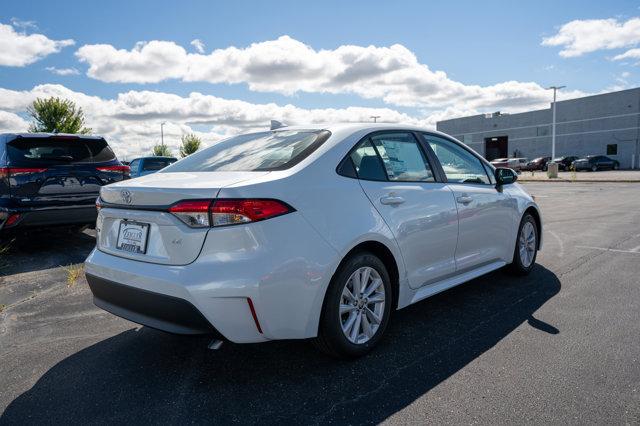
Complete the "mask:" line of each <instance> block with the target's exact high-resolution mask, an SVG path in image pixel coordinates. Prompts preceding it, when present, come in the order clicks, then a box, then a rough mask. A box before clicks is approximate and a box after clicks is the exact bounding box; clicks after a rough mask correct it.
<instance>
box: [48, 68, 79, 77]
mask: <svg viewBox="0 0 640 426" xmlns="http://www.w3.org/2000/svg"><path fill="white" fill-rule="evenodd" d="M45 69H46V70H47V71H50V72H52V73H53V74H56V75H78V74H80V71H78V70H77V69H76V68H56V67H47V68H45Z"/></svg>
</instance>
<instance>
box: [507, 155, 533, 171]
mask: <svg viewBox="0 0 640 426" xmlns="http://www.w3.org/2000/svg"><path fill="white" fill-rule="evenodd" d="M528 162H529V159H528V158H510V159H509V162H508V167H510V168H512V169H513V170H515V171H517V172H519V171H521V170H524V167H526V165H527V164H528Z"/></svg>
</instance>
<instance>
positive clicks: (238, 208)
mask: <svg viewBox="0 0 640 426" xmlns="http://www.w3.org/2000/svg"><path fill="white" fill-rule="evenodd" d="M292 211H294V209H293V208H292V207H291V206H289V205H288V204H286V203H284V202H282V201H278V200H271V199H220V200H185V201H180V202H178V203H176V204H174V205H173V206H171V207H169V212H170V213H172V214H173V215H175V216H176V217H177V218H178V219H180V220H181V221H182V222H184V223H185V224H187V225H188V226H190V227H192V228H205V227H210V226H227V225H239V224H243V223H251V222H258V221H261V220H266V219H270V218H272V217H276V216H280V215H283V214H287V213H291V212H292Z"/></svg>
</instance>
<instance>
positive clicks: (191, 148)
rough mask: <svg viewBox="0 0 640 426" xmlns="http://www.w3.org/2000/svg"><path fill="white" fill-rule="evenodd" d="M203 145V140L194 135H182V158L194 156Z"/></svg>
mask: <svg viewBox="0 0 640 426" xmlns="http://www.w3.org/2000/svg"><path fill="white" fill-rule="evenodd" d="M201 144H202V140H201V139H200V138H199V137H198V136H196V135H195V134H193V133H191V134H188V135H182V145H181V146H180V156H181V157H182V158H184V157H186V156H187V155H191V154H193V153H194V152H196V151H197V150H199V149H200V145H201Z"/></svg>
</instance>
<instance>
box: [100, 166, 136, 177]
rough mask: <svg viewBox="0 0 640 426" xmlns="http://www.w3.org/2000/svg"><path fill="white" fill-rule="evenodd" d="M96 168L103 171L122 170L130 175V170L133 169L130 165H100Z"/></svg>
mask: <svg viewBox="0 0 640 426" xmlns="http://www.w3.org/2000/svg"><path fill="white" fill-rule="evenodd" d="M96 170H98V171H101V172H122V173H124V174H126V175H128V174H129V172H130V171H131V168H130V167H129V166H125V165H118V166H100V167H96Z"/></svg>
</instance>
